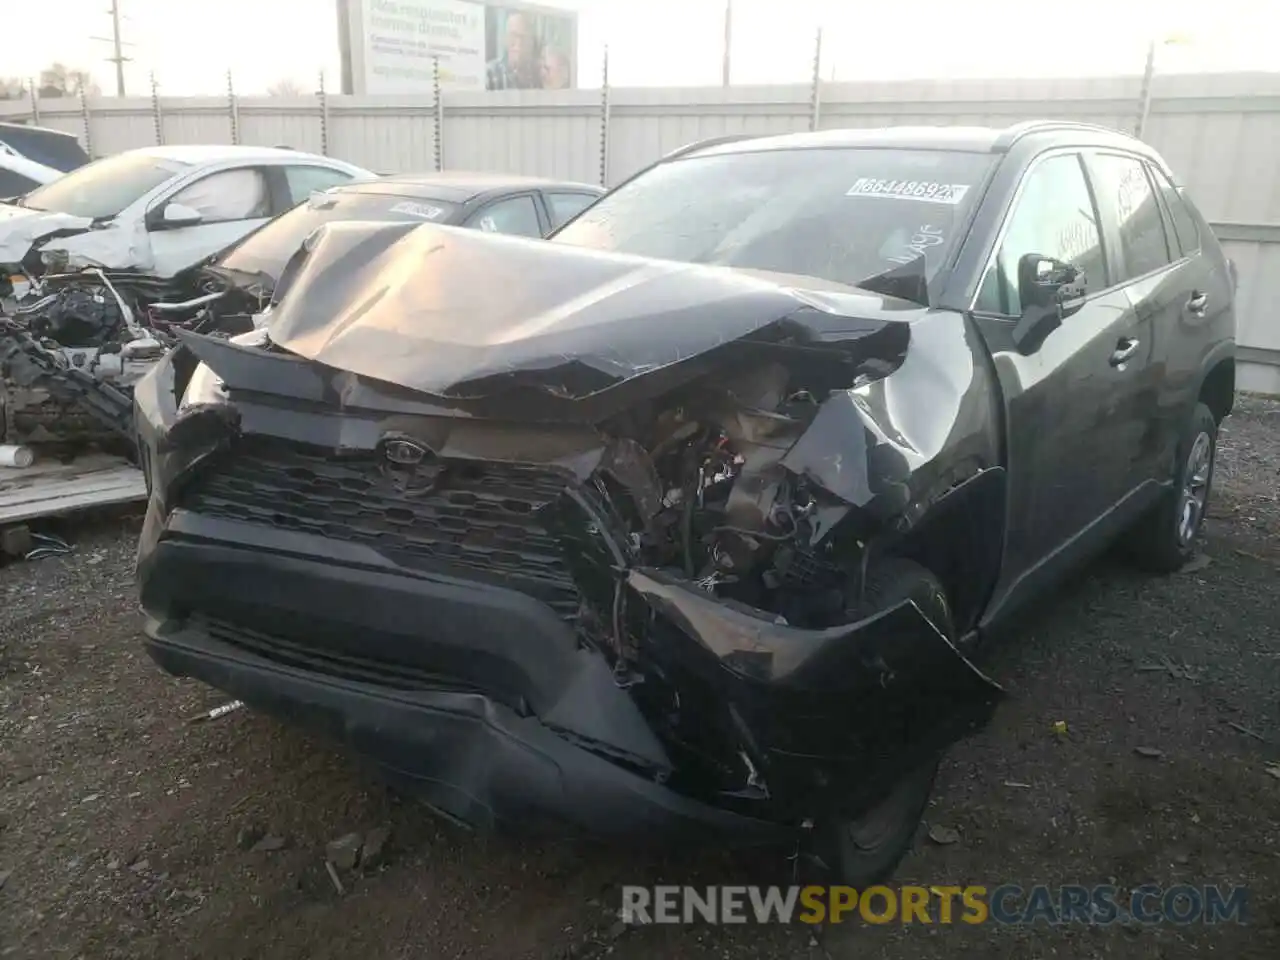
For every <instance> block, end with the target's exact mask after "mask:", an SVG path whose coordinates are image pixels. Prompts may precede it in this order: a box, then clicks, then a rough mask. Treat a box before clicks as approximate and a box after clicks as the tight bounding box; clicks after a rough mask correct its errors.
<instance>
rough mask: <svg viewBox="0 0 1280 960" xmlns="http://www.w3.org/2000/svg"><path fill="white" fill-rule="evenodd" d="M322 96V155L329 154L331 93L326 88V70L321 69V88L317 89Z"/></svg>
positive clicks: (318, 94) (320, 96)
mask: <svg viewBox="0 0 1280 960" xmlns="http://www.w3.org/2000/svg"><path fill="white" fill-rule="evenodd" d="M316 96H317V97H319V98H320V155H321V156H323V157H327V156H328V155H329V94H328V93H327V92H326V91H325V89H324V71H323V70H321V71H320V89H319V90H317V91H316Z"/></svg>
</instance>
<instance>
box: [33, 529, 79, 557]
mask: <svg viewBox="0 0 1280 960" xmlns="http://www.w3.org/2000/svg"><path fill="white" fill-rule="evenodd" d="M31 542H32V543H34V544H36V546H34V547H32V548H31V549H30V550H28V551H27V552H26V553H25V554H24V555H23V559H24V560H43V559H44V558H45V557H65V556H66V555H67V554H69V553H70V552H71V544H69V543H67V541H65V540H63V539H62V538H61V537H55V536H52V535H51V534H47V533H33V534H31Z"/></svg>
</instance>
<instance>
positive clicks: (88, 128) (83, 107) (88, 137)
mask: <svg viewBox="0 0 1280 960" xmlns="http://www.w3.org/2000/svg"><path fill="white" fill-rule="evenodd" d="M84 87H85V85H84V84H83V83H82V84H80V119H81V120H82V121H83V122H84V152H85V153H87V154H88V155H89V156H90V157H92V156H93V155H94V154H93V124H92V123H91V122H90V114H89V98H88V97H87V96H86V95H85V92H84Z"/></svg>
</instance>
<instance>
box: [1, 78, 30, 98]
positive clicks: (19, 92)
mask: <svg viewBox="0 0 1280 960" xmlns="http://www.w3.org/2000/svg"><path fill="white" fill-rule="evenodd" d="M26 98H27V82H26V81H25V80H19V79H18V78H17V77H0V100H25V99H26Z"/></svg>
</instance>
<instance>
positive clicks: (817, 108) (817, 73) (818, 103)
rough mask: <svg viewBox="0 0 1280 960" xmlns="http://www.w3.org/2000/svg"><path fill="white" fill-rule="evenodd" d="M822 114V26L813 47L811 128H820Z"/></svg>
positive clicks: (810, 99)
mask: <svg viewBox="0 0 1280 960" xmlns="http://www.w3.org/2000/svg"><path fill="white" fill-rule="evenodd" d="M821 114H822V27H821V26H819V27H818V39H817V40H816V41H815V42H814V48H813V86H812V89H811V90H810V91H809V129H810V130H817V129H818V120H819V118H820V117H821Z"/></svg>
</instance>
